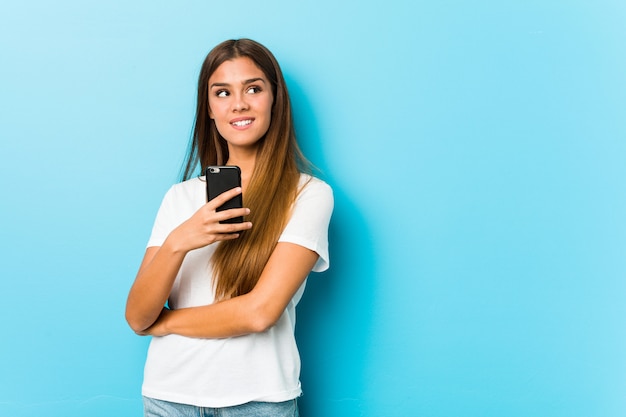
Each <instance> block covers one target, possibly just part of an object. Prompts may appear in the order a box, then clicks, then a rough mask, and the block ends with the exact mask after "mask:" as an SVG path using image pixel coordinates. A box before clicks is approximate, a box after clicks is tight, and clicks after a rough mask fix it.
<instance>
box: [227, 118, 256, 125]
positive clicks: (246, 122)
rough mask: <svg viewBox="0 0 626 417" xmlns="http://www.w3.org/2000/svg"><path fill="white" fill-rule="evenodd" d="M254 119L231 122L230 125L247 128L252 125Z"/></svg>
mask: <svg viewBox="0 0 626 417" xmlns="http://www.w3.org/2000/svg"><path fill="white" fill-rule="evenodd" d="M253 121H254V119H236V120H233V121H231V122H230V124H231V125H232V126H234V127H246V126H248V125H250V124H251V123H252V122H253Z"/></svg>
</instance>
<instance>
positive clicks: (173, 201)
mask: <svg viewBox="0 0 626 417" xmlns="http://www.w3.org/2000/svg"><path fill="white" fill-rule="evenodd" d="M204 203H206V182H205V179H204V177H196V178H191V179H189V180H186V181H183V182H179V183H177V184H174V185H172V186H171V187H170V188H169V190H167V193H165V196H164V197H163V203H162V207H170V208H171V209H172V210H179V209H181V210H195V209H197V208H198V207H200V206H201V205H202V204H204Z"/></svg>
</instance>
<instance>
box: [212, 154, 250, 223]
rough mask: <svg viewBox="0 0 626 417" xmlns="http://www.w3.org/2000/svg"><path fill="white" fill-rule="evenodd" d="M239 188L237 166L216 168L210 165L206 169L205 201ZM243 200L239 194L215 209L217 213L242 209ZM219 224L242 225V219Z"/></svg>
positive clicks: (233, 219)
mask: <svg viewBox="0 0 626 417" xmlns="http://www.w3.org/2000/svg"><path fill="white" fill-rule="evenodd" d="M237 187H241V170H240V169H239V167H238V166H235V165H227V166H217V165H211V166H209V167H207V169H206V190H207V201H211V200H213V199H214V198H215V197H217V196H218V195H220V194H222V193H223V192H225V191H228V190H231V189H233V188H237ZM242 207H243V198H242V197H241V194H238V195H236V196H235V197H233V198H231V199H230V200H228V201H227V202H226V203H224V204H222V205H221V206H219V207H218V208H217V211H223V210H228V209H233V208H242ZM220 223H243V217H241V216H239V217H233V218H231V219H226V220H223V221H220Z"/></svg>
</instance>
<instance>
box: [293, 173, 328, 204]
mask: <svg viewBox="0 0 626 417" xmlns="http://www.w3.org/2000/svg"><path fill="white" fill-rule="evenodd" d="M310 197H314V198H320V199H327V200H330V201H331V202H332V200H333V189H332V188H331V187H330V185H328V184H327V183H326V182H324V181H322V180H321V179H319V178H317V177H313V176H311V175H309V174H300V182H299V183H298V197H297V199H298V200H300V199H302V198H310Z"/></svg>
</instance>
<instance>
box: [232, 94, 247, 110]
mask: <svg viewBox="0 0 626 417" xmlns="http://www.w3.org/2000/svg"><path fill="white" fill-rule="evenodd" d="M247 109H248V103H247V101H246V96H245V94H236V95H235V98H234V101H233V111H243V110H247Z"/></svg>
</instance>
